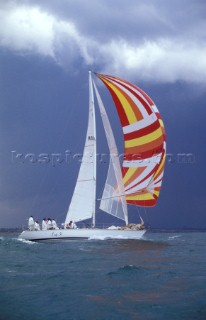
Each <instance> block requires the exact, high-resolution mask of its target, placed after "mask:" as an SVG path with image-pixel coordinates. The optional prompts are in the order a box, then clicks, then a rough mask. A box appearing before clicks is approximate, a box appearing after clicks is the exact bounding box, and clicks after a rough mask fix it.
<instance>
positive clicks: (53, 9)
mask: <svg viewBox="0 0 206 320" xmlns="http://www.w3.org/2000/svg"><path fill="white" fill-rule="evenodd" d="M0 10H1V11H0V12H1V18H2V19H1V23H0V24H1V28H0V30H1V31H0V37H1V42H0V43H1V45H2V46H5V47H9V48H10V49H13V50H16V51H18V52H22V51H24V52H25V51H26V52H29V51H30V52H33V53H35V52H36V53H37V54H41V55H45V56H50V57H52V58H53V59H54V60H55V61H56V62H57V63H59V64H61V65H63V66H64V67H65V66H66V65H67V66H68V64H70V65H72V64H73V63H74V62H75V61H76V59H78V58H81V59H82V62H83V63H84V64H86V65H88V66H93V67H95V68H97V69H100V70H101V71H105V70H106V69H110V70H111V72H114V73H124V74H126V75H130V76H131V77H138V76H137V75H138V74H139V73H141V78H144V79H145V80H146V81H150V80H153V81H154V80H155V81H162V82H164V81H168V82H174V81H176V80H185V81H189V82H199V83H201V82H205V81H206V72H205V70H206V58H205V54H204V52H205V51H206V44H205V37H206V31H205V30H206V21H205V19H204V13H205V4H204V2H202V1H194V0H189V1H186V0H184V1H177V0H175V1H173V2H170V1H160V0H158V1H155V3H154V2H153V1H151V0H147V1H144V2H142V1H129V3H127V2H125V1H121V0H119V1H66V0H65V1H61V2H57V1H43V2H42V1H38V0H34V1H32V0H31V1H26V0H25V1H22V2H21V4H19V2H18V1H16V2H15V1H14V2H13V1H12V2H8V3H7V6H2V8H1V9H0ZM191 74H192V76H191Z"/></svg>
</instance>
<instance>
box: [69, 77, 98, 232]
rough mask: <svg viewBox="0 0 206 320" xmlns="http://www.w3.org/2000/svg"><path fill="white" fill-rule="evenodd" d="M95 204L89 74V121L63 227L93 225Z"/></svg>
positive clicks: (93, 134)
mask: <svg viewBox="0 0 206 320" xmlns="http://www.w3.org/2000/svg"><path fill="white" fill-rule="evenodd" d="M95 204H96V119H95V110H94V94H93V87H92V80H91V72H89V119H88V128H87V135H86V141H85V146H84V152H83V157H82V161H81V167H80V170H79V175H78V178H77V182H76V186H75V189H74V193H73V196H72V200H71V203H70V206H69V209H68V212H67V215H66V220H65V226H66V225H67V224H68V223H69V222H70V221H75V222H78V221H82V220H86V219H89V218H93V225H95V209H96V208H95Z"/></svg>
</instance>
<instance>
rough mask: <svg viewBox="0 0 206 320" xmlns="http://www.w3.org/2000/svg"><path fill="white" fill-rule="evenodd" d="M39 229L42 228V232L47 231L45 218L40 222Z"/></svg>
mask: <svg viewBox="0 0 206 320" xmlns="http://www.w3.org/2000/svg"><path fill="white" fill-rule="evenodd" d="M41 228H42V230H47V223H46V218H44V219H43V220H42V224H41Z"/></svg>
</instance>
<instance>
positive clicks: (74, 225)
mask: <svg viewBox="0 0 206 320" xmlns="http://www.w3.org/2000/svg"><path fill="white" fill-rule="evenodd" d="M76 228H77V226H76V224H75V223H74V222H73V221H70V222H69V223H67V224H66V229H76Z"/></svg>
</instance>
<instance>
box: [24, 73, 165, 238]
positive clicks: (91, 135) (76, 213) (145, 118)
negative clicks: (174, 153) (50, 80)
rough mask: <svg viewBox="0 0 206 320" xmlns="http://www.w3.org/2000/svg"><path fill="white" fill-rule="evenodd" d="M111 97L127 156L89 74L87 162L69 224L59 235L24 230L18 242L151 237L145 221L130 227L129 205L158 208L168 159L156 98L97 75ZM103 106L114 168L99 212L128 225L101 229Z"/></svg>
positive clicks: (121, 81)
mask: <svg viewBox="0 0 206 320" xmlns="http://www.w3.org/2000/svg"><path fill="white" fill-rule="evenodd" d="M95 76H97V78H99V79H100V80H101V81H102V82H103V84H104V85H105V86H106V88H107V89H108V90H109V93H110V95H111V96H112V99H113V102H114V105H115V107H116V110H117V113H118V116H119V120H120V124H121V127H122V131H123V140H124V157H123V161H122V164H120V159H119V153H118V149H117V145H116V141H115V138H114V135H113V131H112V127H111V124H110V121H109V118H108V115H107V113H106V109H105V107H104V104H103V101H102V99H101V96H100V94H99V91H98V89H97V86H96V84H95V82H94V79H93V77H94V76H93V75H92V73H91V71H89V116H88V127H87V133H86V141H85V146H84V152H83V157H82V161H81V166H80V169H79V174H78V178H77V182H76V186H75V188H74V192H73V196H72V199H71V203H70V205H69V209H68V212H67V214H66V219H65V223H64V228H62V229H58V230H39V231H29V230H25V231H23V232H22V233H21V234H20V235H19V238H21V239H26V240H32V241H36V240H49V239H88V238H90V239H91V238H97V239H98V238H101V239H102V238H106V239H107V238H119V239H141V238H142V237H143V235H144V233H145V232H146V229H145V228H144V221H143V219H142V218H141V223H138V224H129V221H128V207H129V205H134V206H141V207H152V206H155V204H156V202H157V200H158V198H159V193H160V189H161V185H162V178H163V172H164V164H165V156H166V136H165V129H164V124H163V121H162V119H161V116H160V113H159V111H158V109H157V107H156V105H155V104H154V102H153V101H152V99H151V98H150V97H149V96H148V95H147V94H146V93H145V92H144V91H143V90H142V89H140V88H139V87H137V86H136V85H134V84H132V83H130V82H128V81H126V80H123V79H121V78H118V77H115V76H111V75H103V74H95ZM94 94H95V96H96V101H97V104H98V106H99V110H100V115H101V119H102V123H103V127H104V130H105V135H106V140H107V144H108V147H109V151H110V163H109V168H108V174H107V178H106V183H105V187H104V191H103V194H102V197H101V199H99V200H100V207H99V208H100V209H101V210H102V211H104V212H107V213H108V214H110V215H112V216H114V217H116V218H117V219H116V220H118V219H120V220H123V221H124V223H125V226H123V227H118V226H110V227H109V228H105V229H103V228H97V227H96V203H97V201H96V200H97V199H96V185H97V179H96V172H97V162H96V147H97V137H96V115H95V103H94ZM87 219H91V221H92V225H91V227H89V228H75V229H74V228H72V229H67V226H68V225H69V223H70V222H71V221H72V222H75V223H77V225H78V223H79V222H81V221H85V220H87Z"/></svg>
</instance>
